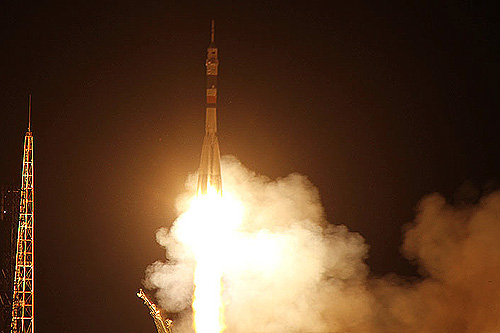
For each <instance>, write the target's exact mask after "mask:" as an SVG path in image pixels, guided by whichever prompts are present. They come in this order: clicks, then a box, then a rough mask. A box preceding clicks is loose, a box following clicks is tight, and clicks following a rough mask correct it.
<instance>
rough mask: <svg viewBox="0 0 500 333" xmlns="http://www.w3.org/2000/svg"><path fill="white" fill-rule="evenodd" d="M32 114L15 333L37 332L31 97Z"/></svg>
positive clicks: (25, 162) (15, 295)
mask: <svg viewBox="0 0 500 333" xmlns="http://www.w3.org/2000/svg"><path fill="white" fill-rule="evenodd" d="M28 110H29V111H28V112H29V113H28V114H29V117H28V131H27V132H26V135H25V136H24V154H23V174H22V180H21V200H20V207H19V226H18V229H17V246H16V261H15V264H16V268H15V272H14V293H13V297H12V322H11V332H13V333H18V332H19V333H33V332H34V331H35V279H34V277H35V274H34V269H35V261H34V259H35V232H34V231H35V216H34V212H35V202H34V198H35V188H34V172H33V171H34V167H33V135H32V133H31V94H30V97H29V107H28Z"/></svg>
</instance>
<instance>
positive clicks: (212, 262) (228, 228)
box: [176, 187, 243, 333]
mask: <svg viewBox="0 0 500 333" xmlns="http://www.w3.org/2000/svg"><path fill="white" fill-rule="evenodd" d="M242 217H243V206H242V204H241V202H239V201H237V200H236V199H235V198H234V197H232V196H231V194H230V193H226V194H225V195H224V196H221V195H220V194H219V193H218V191H217V189H214V188H211V187H210V188H209V190H208V191H207V194H206V195H199V196H196V197H194V198H192V200H191V203H190V205H189V209H188V210H187V211H186V212H185V213H183V214H182V215H181V216H180V217H179V219H178V221H177V223H176V234H177V237H178V240H179V241H180V242H181V243H182V244H183V245H185V246H186V247H187V248H188V250H189V251H190V252H191V254H192V256H193V258H194V261H195V267H194V288H195V289H194V295H193V303H192V307H193V313H194V321H193V326H194V328H195V330H196V332H199V333H203V332H209V333H212V332H222V331H223V330H224V328H225V324H224V316H223V300H222V288H223V287H222V276H223V273H224V270H225V268H226V260H225V249H226V248H227V246H228V242H231V240H232V239H233V238H234V234H235V231H236V230H237V228H238V227H239V226H240V224H241V221H242Z"/></svg>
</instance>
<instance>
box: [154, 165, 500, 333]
mask: <svg viewBox="0 0 500 333" xmlns="http://www.w3.org/2000/svg"><path fill="white" fill-rule="evenodd" d="M222 169H223V177H224V191H225V192H227V191H228V192H231V193H232V194H233V195H235V196H237V199H238V200H240V201H241V202H242V203H243V206H244V207H245V211H244V217H243V222H242V225H241V226H240V228H239V230H238V232H237V233H236V235H235V237H234V238H233V239H232V240H231V242H229V243H228V245H227V246H228V248H227V251H225V253H226V254H225V257H224V261H225V264H226V269H225V274H224V278H223V283H224V291H223V292H224V301H225V320H226V325H227V331H228V332H346V331H349V332H387V331H403V332H494V331H500V322H499V319H498V318H500V308H499V304H500V292H499V290H500V246H499V245H498V239H500V193H494V194H491V195H490V196H488V197H486V198H484V199H483V200H482V201H481V202H480V204H478V205H476V206H467V207H459V208H457V207H452V206H450V205H447V204H446V202H445V200H444V199H443V198H442V197H440V196H439V195H437V194H434V195H431V196H428V197H426V198H424V199H423V200H422V201H421V203H420V205H419V208H418V213H417V217H416V219H415V221H414V222H413V223H412V224H410V225H409V226H408V227H407V230H406V233H405V238H404V244H403V248H402V250H403V253H404V255H405V256H406V257H407V258H408V259H410V260H414V261H415V262H417V263H418V264H419V266H420V267H421V269H422V272H423V273H424V274H425V279H422V280H421V281H418V282H412V283H409V282H405V281H404V280H402V279H400V278H398V277H395V276H388V277H386V278H383V279H369V278H368V267H367V266H366V265H365V264H364V261H363V260H364V259H365V258H366V255H367V249H368V247H367V245H366V244H365V242H364V239H363V238H362V237H361V236H360V235H359V234H357V233H352V232H349V231H348V230H347V228H346V227H345V226H336V225H330V224H328V222H327V221H326V220H325V216H324V211H323V208H322V205H321V202H320V198H319V193H318V190H317V189H316V188H315V187H314V186H313V185H312V184H311V183H310V181H309V180H308V179H307V178H306V177H305V176H302V175H299V174H291V175H289V176H287V177H284V178H280V179H277V180H271V179H269V178H267V177H264V176H260V175H257V174H256V173H254V172H252V171H250V170H248V169H246V168H245V167H244V166H242V165H241V163H239V162H238V161H237V160H236V159H235V158H234V157H224V158H223V160H222ZM195 180H196V179H195V177H194V175H193V176H191V177H189V178H188V181H187V182H186V185H187V186H186V187H187V191H186V193H185V194H183V195H181V196H180V198H179V200H178V205H177V207H178V210H179V213H182V212H184V211H186V209H187V201H188V200H187V199H188V198H190V197H191V196H192V193H194V192H195V185H196V184H195ZM178 223H179V221H176V222H174V224H173V226H172V228H170V230H167V229H165V228H164V229H161V230H159V231H158V233H157V241H158V242H159V243H160V244H161V245H162V246H164V247H165V248H166V249H167V261H166V262H156V263H154V264H153V265H151V266H150V267H149V268H148V269H147V272H146V279H145V284H146V286H147V287H148V288H154V289H156V290H157V297H158V299H159V301H160V305H161V306H162V307H163V308H165V309H166V310H167V311H169V312H176V313H181V316H180V318H179V319H177V320H176V322H175V327H176V329H177V330H176V331H177V332H190V331H192V328H191V326H190V321H191V317H190V305H191V301H192V299H191V297H192V292H193V282H192V281H193V260H192V254H191V253H189V250H187V249H186V247H185V246H184V245H183V244H182V242H181V241H180V240H179V236H178V235H177V234H176V230H177V226H176V225H177V224H178Z"/></svg>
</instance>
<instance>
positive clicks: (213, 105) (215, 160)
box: [197, 20, 222, 195]
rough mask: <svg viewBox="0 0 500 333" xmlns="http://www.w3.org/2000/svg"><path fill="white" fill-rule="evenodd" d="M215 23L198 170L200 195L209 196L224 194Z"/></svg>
mask: <svg viewBox="0 0 500 333" xmlns="http://www.w3.org/2000/svg"><path fill="white" fill-rule="evenodd" d="M214 37H215V23H214V20H212V33H211V39H210V45H209V46H208V49H207V60H206V62H205V65H206V67H207V90H206V94H207V104H206V114H205V137H204V138H203V147H202V150H201V160H200V168H199V170H198V190H197V194H198V195H203V194H207V192H208V191H209V189H213V190H214V191H216V192H217V193H219V194H222V177H221V173H220V152H219V140H218V139H217V75H218V69H219V59H218V56H217V48H216V47H215V44H214Z"/></svg>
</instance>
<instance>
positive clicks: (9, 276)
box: [0, 185, 19, 333]
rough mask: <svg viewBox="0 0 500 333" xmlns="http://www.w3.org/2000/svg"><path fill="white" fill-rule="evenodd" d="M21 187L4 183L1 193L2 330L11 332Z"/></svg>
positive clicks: (0, 284) (0, 272)
mask: <svg viewBox="0 0 500 333" xmlns="http://www.w3.org/2000/svg"><path fill="white" fill-rule="evenodd" d="M18 218H19V187H18V186H14V185H2V187H1V193H0V308H1V312H0V332H1V333H7V332H10V323H11V319H12V285H13V283H14V259H15V257H16V247H15V244H16V236H17V221H18Z"/></svg>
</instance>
